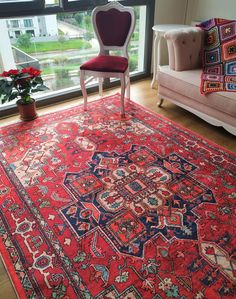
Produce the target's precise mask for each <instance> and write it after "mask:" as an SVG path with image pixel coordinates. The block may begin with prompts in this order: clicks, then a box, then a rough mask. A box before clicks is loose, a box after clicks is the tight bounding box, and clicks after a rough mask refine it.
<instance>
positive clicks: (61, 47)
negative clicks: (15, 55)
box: [20, 39, 91, 54]
mask: <svg viewBox="0 0 236 299" xmlns="http://www.w3.org/2000/svg"><path fill="white" fill-rule="evenodd" d="M88 48H91V44H90V43H89V42H87V41H85V40H82V39H72V40H66V41H63V42H59V41H51V42H37V43H32V44H31V46H30V47H29V48H24V47H20V50H22V51H23V52H26V53H29V54H31V53H35V52H51V51H65V50H72V49H77V50H81V49H88Z"/></svg>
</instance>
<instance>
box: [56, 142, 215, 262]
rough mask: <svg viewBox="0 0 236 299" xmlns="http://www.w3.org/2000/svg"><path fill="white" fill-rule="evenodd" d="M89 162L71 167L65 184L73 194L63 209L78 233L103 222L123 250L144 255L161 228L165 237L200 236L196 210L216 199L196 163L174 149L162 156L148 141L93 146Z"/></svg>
mask: <svg viewBox="0 0 236 299" xmlns="http://www.w3.org/2000/svg"><path fill="white" fill-rule="evenodd" d="M87 164H88V166H89V168H87V169H86V170H83V171H81V172H78V173H67V174H66V177H65V180H64V184H65V186H66V188H67V189H68V190H69V191H70V192H71V193H72V194H73V196H74V198H75V200H74V201H73V202H72V203H70V204H69V205H68V206H67V207H66V208H63V209H62V210H61V212H62V214H63V215H64V217H65V219H66V220H67V221H68V222H69V224H70V225H71V227H73V229H74V230H75V231H76V233H77V234H78V236H82V235H83V234H86V233H87V232H88V231H90V230H93V229H94V228H96V227H97V226H99V227H100V228H101V229H102V230H103V231H104V232H105V233H106V235H107V236H109V238H110V240H111V241H112V242H113V244H114V245H115V246H116V247H117V248H118V250H119V252H120V253H126V254H130V255H135V256H139V257H142V256H143V247H144V244H145V243H146V242H147V241H148V240H150V239H151V238H152V237H153V236H154V235H156V234H157V233H161V234H163V236H165V237H166V238H167V239H172V238H173V237H176V238H178V239H197V229H196V219H197V217H196V216H195V214H194V212H193V210H194V208H195V207H196V206H198V205H200V204H201V203H203V202H209V203H215V199H214V196H213V194H212V192H211V190H209V189H208V188H207V187H205V186H204V185H201V184H200V183H198V182H197V181H195V180H194V179H193V178H191V173H192V172H193V173H194V171H195V170H196V169H197V167H196V166H194V165H193V164H191V163H189V162H188V161H187V160H185V159H183V158H181V157H180V156H178V155H177V154H175V153H171V154H170V155H169V156H166V157H164V158H162V157H161V156H159V155H157V154H155V152H153V151H151V150H150V149H149V148H148V147H145V146H137V145H132V146H131V149H130V150H129V151H127V152H124V153H121V154H117V153H116V152H113V153H109V152H95V153H94V155H93V157H92V159H91V161H89V162H88V163H87Z"/></svg>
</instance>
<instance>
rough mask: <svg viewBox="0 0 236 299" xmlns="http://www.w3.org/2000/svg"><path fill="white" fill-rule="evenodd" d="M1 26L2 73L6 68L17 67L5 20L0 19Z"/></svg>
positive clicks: (0, 60) (0, 64)
mask: <svg viewBox="0 0 236 299" xmlns="http://www.w3.org/2000/svg"><path fill="white" fill-rule="evenodd" d="M0 28H1V38H0V72H1V73H2V72H3V71H4V70H10V69H15V68H16V65H15V62H14V57H13V54H12V50H11V44H10V39H9V36H8V31H7V26H6V21H5V20H0Z"/></svg>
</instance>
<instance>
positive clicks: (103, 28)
mask: <svg viewBox="0 0 236 299" xmlns="http://www.w3.org/2000/svg"><path fill="white" fill-rule="evenodd" d="M96 25H97V29H98V33H99V35H100V38H101V40H102V42H103V44H104V45H105V46H119V47H121V46H123V45H124V43H125V41H126V38H127V35H128V33H129V30H130V26H131V15H130V13H129V12H127V11H124V12H122V11H119V10H117V9H115V8H112V9H110V10H108V11H99V12H98V13H97V15H96Z"/></svg>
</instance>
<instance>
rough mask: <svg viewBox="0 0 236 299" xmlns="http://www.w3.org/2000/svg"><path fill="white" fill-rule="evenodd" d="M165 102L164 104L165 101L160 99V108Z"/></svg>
mask: <svg viewBox="0 0 236 299" xmlns="http://www.w3.org/2000/svg"><path fill="white" fill-rule="evenodd" d="M163 102H164V99H160V101H159V103H158V107H161V106H162V104H163Z"/></svg>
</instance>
